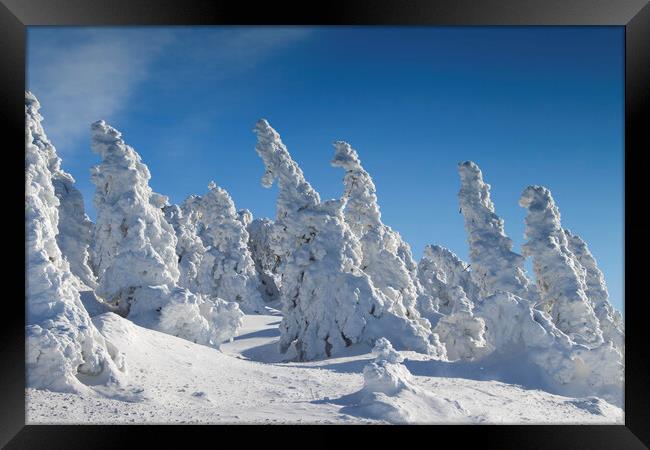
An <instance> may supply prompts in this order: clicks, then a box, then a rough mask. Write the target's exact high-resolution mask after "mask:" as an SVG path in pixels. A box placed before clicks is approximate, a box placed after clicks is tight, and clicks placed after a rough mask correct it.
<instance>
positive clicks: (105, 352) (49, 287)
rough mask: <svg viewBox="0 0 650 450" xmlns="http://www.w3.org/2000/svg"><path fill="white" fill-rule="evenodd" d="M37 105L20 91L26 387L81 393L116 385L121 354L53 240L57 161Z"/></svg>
mask: <svg viewBox="0 0 650 450" xmlns="http://www.w3.org/2000/svg"><path fill="white" fill-rule="evenodd" d="M39 108H40V104H39V103H38V100H37V99H36V97H34V95H32V94H31V93H29V92H27V93H25V122H26V128H25V178H26V192H25V232H26V239H25V241H26V242H25V244H26V250H27V267H26V272H27V273H26V280H25V281H26V286H25V289H26V297H27V328H26V341H27V349H26V352H27V355H26V356H27V367H26V369H27V385H28V386H29V387H35V388H40V389H50V390H56V391H82V390H84V389H85V385H84V384H83V383H82V381H85V382H87V383H88V384H101V383H108V384H115V383H119V380H120V379H121V378H122V373H121V371H122V370H124V369H125V366H124V361H123V359H122V357H121V356H122V355H121V354H120V353H119V352H118V351H117V349H115V348H114V347H112V346H110V349H109V346H107V343H106V342H105V340H104V338H103V337H102V335H101V334H100V333H99V332H98V331H97V329H96V328H95V326H94V325H93V323H92V322H91V320H90V317H89V315H88V313H87V312H86V310H85V309H84V307H83V305H82V303H81V300H80V297H79V291H78V282H77V280H76V279H75V276H74V275H73V274H72V272H71V270H70V265H69V263H68V260H66V259H64V258H63V255H62V253H61V250H60V248H59V245H58V243H57V239H56V237H57V234H58V233H59V230H58V226H59V207H60V200H59V198H57V196H56V193H55V189H54V185H53V173H52V169H56V168H58V167H59V166H60V159H59V157H58V156H57V154H56V150H55V148H54V146H53V145H52V144H51V143H50V141H49V140H48V138H47V136H46V135H45V132H44V130H43V127H42V125H41V120H42V116H41V115H40V114H39ZM114 358H115V360H114ZM115 361H117V363H116V362H115Z"/></svg>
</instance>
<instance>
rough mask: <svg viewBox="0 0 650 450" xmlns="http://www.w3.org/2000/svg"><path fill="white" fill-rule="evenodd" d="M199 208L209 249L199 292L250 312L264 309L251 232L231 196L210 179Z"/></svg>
mask: <svg viewBox="0 0 650 450" xmlns="http://www.w3.org/2000/svg"><path fill="white" fill-rule="evenodd" d="M200 211H201V215H200V219H199V220H200V221H201V223H202V224H203V228H202V230H203V231H202V238H203V245H204V246H205V248H206V251H205V255H203V259H202V261H201V266H200V270H199V286H200V292H202V293H204V294H207V295H214V296H217V297H220V298H223V299H225V300H228V301H233V302H237V303H239V305H240V306H241V308H242V309H243V310H244V311H245V312H248V313H260V312H263V311H264V302H263V300H262V297H261V295H260V292H259V279H258V277H257V272H256V271H255V264H254V262H253V259H252V258H251V254H250V251H249V250H248V231H246V227H245V225H244V222H242V221H241V220H240V216H239V215H238V213H237V210H236V209H235V204H234V202H233V201H232V198H231V197H230V195H229V194H228V192H226V190H225V189H222V188H220V187H218V186H217V185H216V184H214V182H210V184H209V186H208V193H207V194H206V195H204V196H203V197H202V199H201V203H200Z"/></svg>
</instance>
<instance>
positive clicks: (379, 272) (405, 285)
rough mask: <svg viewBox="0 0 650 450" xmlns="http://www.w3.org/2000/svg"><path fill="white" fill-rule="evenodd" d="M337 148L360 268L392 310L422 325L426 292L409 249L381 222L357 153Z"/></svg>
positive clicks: (347, 146)
mask: <svg viewBox="0 0 650 450" xmlns="http://www.w3.org/2000/svg"><path fill="white" fill-rule="evenodd" d="M334 149H335V152H334V158H333V160H332V165H333V166H334V167H341V168H342V169H344V170H345V176H344V178H343V184H344V188H345V190H344V194H343V199H344V200H345V202H346V203H345V208H344V215H345V221H346V223H347V225H348V226H349V227H350V230H351V231H352V232H353V234H354V235H355V237H356V238H357V239H358V240H359V242H360V243H361V251H362V259H361V269H362V270H363V271H364V272H365V273H366V274H368V275H369V276H370V278H371V279H372V283H373V285H374V286H375V287H376V288H377V289H379V290H381V291H382V293H383V294H384V295H385V296H386V297H387V298H388V299H389V301H390V308H392V309H394V310H396V311H397V312H398V314H400V315H405V316H407V317H409V318H411V319H412V320H415V321H420V322H422V321H421V318H420V313H419V311H418V300H419V298H420V297H421V296H423V295H424V292H423V289H422V287H421V286H420V283H419V280H418V277H417V264H416V263H415V261H414V260H413V256H412V253H411V248H410V246H409V245H408V244H407V243H406V242H404V240H403V239H402V237H401V236H400V235H399V233H397V232H396V231H394V230H393V229H392V228H390V227H389V226H387V225H384V223H383V222H382V221H381V211H380V208H379V203H378V201H377V192H376V189H375V184H374V182H373V181H372V178H371V177H370V174H368V172H367V171H366V170H365V169H364V168H363V166H362V165H361V161H360V160H359V155H358V154H357V152H356V151H355V150H354V149H353V148H352V147H351V146H350V144H348V143H347V142H343V141H337V142H335V143H334ZM423 326H425V327H426V324H423Z"/></svg>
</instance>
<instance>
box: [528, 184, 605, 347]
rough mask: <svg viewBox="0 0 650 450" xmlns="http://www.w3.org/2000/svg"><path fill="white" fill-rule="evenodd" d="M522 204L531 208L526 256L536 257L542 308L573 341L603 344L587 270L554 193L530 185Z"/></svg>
mask: <svg viewBox="0 0 650 450" xmlns="http://www.w3.org/2000/svg"><path fill="white" fill-rule="evenodd" d="M519 204H520V206H521V207H523V208H527V209H528V214H527V215H526V231H525V237H526V238H527V239H528V241H527V242H526V243H525V244H524V246H523V253H524V255H525V256H531V257H532V258H533V269H534V271H535V275H536V278H537V288H538V291H539V296H540V303H539V306H538V307H539V308H540V309H541V310H543V311H546V312H549V313H550V315H551V317H552V319H553V322H554V323H555V325H556V326H557V327H558V328H559V329H560V330H562V332H564V333H566V334H567V335H568V336H569V337H570V338H571V339H572V340H573V341H575V342H577V343H579V344H585V345H588V346H591V347H594V346H598V345H600V344H601V343H602V342H603V334H602V331H601V329H600V324H599V322H598V318H597V317H596V314H595V312H594V308H593V306H592V304H591V302H590V301H589V298H588V297H587V294H586V291H587V286H586V283H585V277H584V272H583V268H582V266H581V265H580V263H579V262H578V260H577V258H576V257H575V255H574V254H573V252H571V250H570V249H569V242H568V240H567V236H566V233H565V232H564V229H563V228H562V225H561V222H560V211H559V209H558V207H557V206H556V205H555V201H554V200H553V197H552V195H551V192H550V191H549V190H548V189H547V188H545V187H543V186H528V187H527V188H526V189H525V190H524V192H523V193H522V195H521V198H520V200H519Z"/></svg>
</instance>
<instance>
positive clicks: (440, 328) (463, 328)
mask: <svg viewBox="0 0 650 450" xmlns="http://www.w3.org/2000/svg"><path fill="white" fill-rule="evenodd" d="M445 291H447V293H448V296H449V298H450V303H452V304H453V305H454V306H453V308H452V310H451V312H450V313H449V314H448V315H444V316H442V317H441V318H440V320H438V323H437V324H436V326H435V328H434V329H433V331H434V332H435V333H437V334H438V336H439V338H440V342H442V343H443V344H445V348H446V349H447V358H448V359H449V360H450V361H454V360H458V359H465V360H472V359H476V358H477V357H479V356H481V355H482V354H483V353H484V352H485V350H486V341H485V321H484V320H483V319H481V318H480V317H476V316H475V315H474V312H473V311H474V304H473V303H472V302H471V301H470V300H469V299H468V298H467V296H466V295H465V291H464V290H463V288H461V287H460V286H449V287H448V288H447V289H445Z"/></svg>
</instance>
